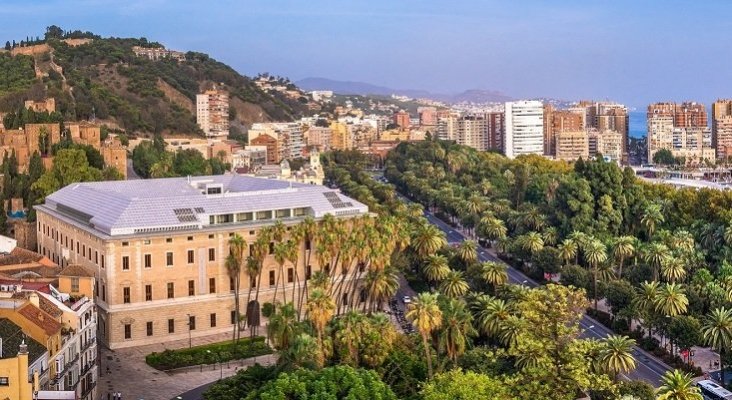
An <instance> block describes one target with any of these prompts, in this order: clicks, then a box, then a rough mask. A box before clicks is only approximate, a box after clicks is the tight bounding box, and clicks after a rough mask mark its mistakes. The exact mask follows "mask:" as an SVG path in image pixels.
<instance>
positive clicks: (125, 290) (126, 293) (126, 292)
mask: <svg viewBox="0 0 732 400" xmlns="http://www.w3.org/2000/svg"><path fill="white" fill-rule="evenodd" d="M122 297H123V300H124V303H125V304H128V303H129V302H130V288H129V287H125V288H122Z"/></svg>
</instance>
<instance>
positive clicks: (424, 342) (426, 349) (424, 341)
mask: <svg viewBox="0 0 732 400" xmlns="http://www.w3.org/2000/svg"><path fill="white" fill-rule="evenodd" d="M422 345H423V346H424V356H425V358H426V359H427V376H428V377H429V378H430V379H432V357H431V356H430V349H429V342H428V341H427V335H425V334H422Z"/></svg>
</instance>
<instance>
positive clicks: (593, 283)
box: [592, 265, 597, 311]
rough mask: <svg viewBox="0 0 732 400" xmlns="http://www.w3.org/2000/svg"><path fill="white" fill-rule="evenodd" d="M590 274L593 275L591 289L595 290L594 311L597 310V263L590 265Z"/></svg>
mask: <svg viewBox="0 0 732 400" xmlns="http://www.w3.org/2000/svg"><path fill="white" fill-rule="evenodd" d="M592 275H593V280H592V285H593V288H594V289H593V290H594V292H595V294H594V297H595V311H597V265H595V266H593V267H592Z"/></svg>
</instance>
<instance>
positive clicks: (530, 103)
mask: <svg viewBox="0 0 732 400" xmlns="http://www.w3.org/2000/svg"><path fill="white" fill-rule="evenodd" d="M504 115H505V117H504V124H505V135H504V138H503V139H504V140H503V151H504V154H505V155H506V157H508V158H515V157H516V156H520V155H522V154H543V153H544V107H543V104H542V103H541V101H536V100H524V101H515V102H508V103H506V105H505V110H504Z"/></svg>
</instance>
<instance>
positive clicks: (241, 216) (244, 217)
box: [236, 212, 254, 222]
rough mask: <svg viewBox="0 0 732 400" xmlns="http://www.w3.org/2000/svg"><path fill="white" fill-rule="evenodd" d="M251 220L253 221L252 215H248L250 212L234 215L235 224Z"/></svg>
mask: <svg viewBox="0 0 732 400" xmlns="http://www.w3.org/2000/svg"><path fill="white" fill-rule="evenodd" d="M253 219H254V214H253V213H250V212H245V213H238V214H236V221H237V222H246V221H251V220H253Z"/></svg>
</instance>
